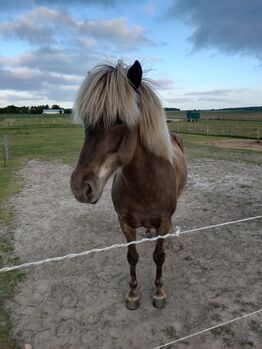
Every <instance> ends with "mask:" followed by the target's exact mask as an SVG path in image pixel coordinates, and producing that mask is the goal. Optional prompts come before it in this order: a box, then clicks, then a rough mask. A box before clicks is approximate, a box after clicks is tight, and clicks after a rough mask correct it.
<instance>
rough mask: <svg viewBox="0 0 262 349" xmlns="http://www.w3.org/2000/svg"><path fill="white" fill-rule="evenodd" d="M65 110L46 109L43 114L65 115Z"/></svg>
mask: <svg viewBox="0 0 262 349" xmlns="http://www.w3.org/2000/svg"><path fill="white" fill-rule="evenodd" d="M64 112H65V111H64V109H62V108H60V109H44V110H43V114H64Z"/></svg>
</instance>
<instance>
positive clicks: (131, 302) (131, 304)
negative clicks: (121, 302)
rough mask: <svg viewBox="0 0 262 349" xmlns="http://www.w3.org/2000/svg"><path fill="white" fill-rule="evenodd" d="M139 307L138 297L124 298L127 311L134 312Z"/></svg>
mask: <svg viewBox="0 0 262 349" xmlns="http://www.w3.org/2000/svg"><path fill="white" fill-rule="evenodd" d="M139 306H140V296H135V297H130V296H127V297H126V307H127V309H129V310H136V309H137V308H138V307H139Z"/></svg>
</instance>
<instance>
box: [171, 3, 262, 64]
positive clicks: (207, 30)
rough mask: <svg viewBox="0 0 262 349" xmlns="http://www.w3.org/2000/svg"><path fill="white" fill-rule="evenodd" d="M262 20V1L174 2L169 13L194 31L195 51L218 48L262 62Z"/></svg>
mask: <svg viewBox="0 0 262 349" xmlns="http://www.w3.org/2000/svg"><path fill="white" fill-rule="evenodd" d="M261 16H262V2H261V0H252V1H247V0H220V1H208V0H198V1H195V0H173V3H172V5H171V6H170V8H169V9H168V13H167V18H169V19H171V18H179V19H182V20H183V21H184V22H186V24H188V25H189V26H192V27H193V32H192V34H191V36H190V37H189V38H188V40H189V41H190V42H191V44H192V47H193V50H199V49H202V48H215V49H217V50H219V51H221V52H225V53H229V54H235V53H240V54H248V55H252V56H255V57H256V58H258V59H261V60H262V40H261V37H262V20H261Z"/></svg>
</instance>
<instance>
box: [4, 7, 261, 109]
mask: <svg viewBox="0 0 262 349" xmlns="http://www.w3.org/2000/svg"><path fill="white" fill-rule="evenodd" d="M0 8H1V12H0V90H1V91H0V106H2V107H3V106H6V105H9V104H14V105H18V106H22V105H29V106H30V105H39V104H41V105H42V104H49V105H50V106H51V105H52V104H59V105H61V106H63V107H66V108H71V107H72V106H73V103H74V99H75V96H76V93H77V90H78V88H79V86H80V84H81V82H82V81H83V79H84V78H85V76H86V74H87V72H88V71H89V70H90V69H92V68H93V67H94V66H95V65H97V64H101V63H108V62H111V63H116V62H117V61H118V60H119V59H121V60H123V61H124V62H125V63H126V64H128V65H131V64H132V63H133V62H134V61H135V60H136V59H138V60H139V61H140V62H141V63H142V66H143V71H144V76H146V77H147V78H150V79H152V80H153V81H154V86H155V89H156V91H157V92H158V94H159V96H160V98H161V101H162V104H163V106H164V107H176V108H180V109H210V108H223V107H241V106H242V107H244V106H255V105H256V106H258V105H262V39H261V38H262V20H261V18H262V1H261V0H249V1H247V0H220V1H210V0H198V1H195V0H162V1H161V0H152V1H151V0H149V1H148V0H144V1H143V0H141V1H132V0H127V1H124V0H122V1H120V0H70V1H69V0H57V1H53V0H12V1H11V0H0Z"/></svg>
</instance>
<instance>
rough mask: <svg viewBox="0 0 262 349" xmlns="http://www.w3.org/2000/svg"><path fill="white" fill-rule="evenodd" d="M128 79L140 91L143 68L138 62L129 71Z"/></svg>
mask: <svg viewBox="0 0 262 349" xmlns="http://www.w3.org/2000/svg"><path fill="white" fill-rule="evenodd" d="M127 77H128V79H129V81H130V82H131V84H132V85H133V86H134V87H135V88H136V89H138V87H139V86H140V84H141V80H142V67H141V64H140V63H139V62H138V61H135V63H134V64H133V65H132V66H131V67H130V68H129V69H128V72H127Z"/></svg>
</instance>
